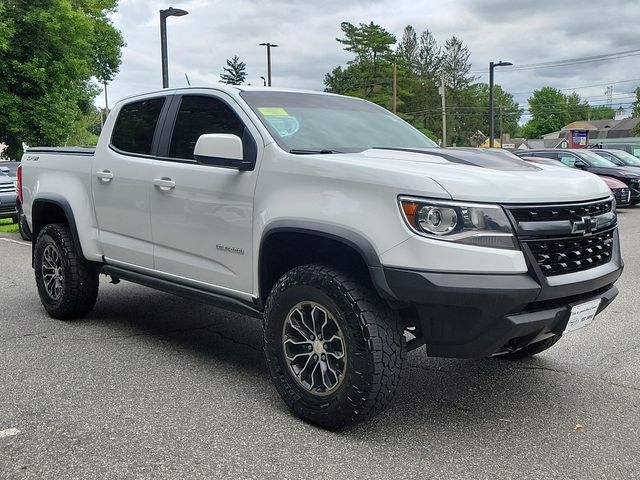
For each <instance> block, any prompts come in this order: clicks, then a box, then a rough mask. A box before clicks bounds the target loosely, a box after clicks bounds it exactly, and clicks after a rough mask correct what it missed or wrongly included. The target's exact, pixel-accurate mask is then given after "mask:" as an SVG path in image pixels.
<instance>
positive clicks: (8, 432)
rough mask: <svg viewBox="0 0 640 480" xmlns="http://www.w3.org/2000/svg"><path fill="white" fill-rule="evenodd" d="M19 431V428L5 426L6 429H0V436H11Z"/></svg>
mask: <svg viewBox="0 0 640 480" xmlns="http://www.w3.org/2000/svg"><path fill="white" fill-rule="evenodd" d="M19 433H20V430H18V429H17V428H7V429H6V430H0V438H5V437H13V436H14V435H17V434H19Z"/></svg>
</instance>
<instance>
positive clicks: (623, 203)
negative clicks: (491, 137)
mask: <svg viewBox="0 0 640 480" xmlns="http://www.w3.org/2000/svg"><path fill="white" fill-rule="evenodd" d="M520 158H522V159H523V160H526V161H527V162H532V163H540V164H543V165H552V166H558V167H562V168H569V167H568V166H567V165H565V164H564V163H562V162H559V161H557V160H552V159H550V158H543V157H537V158H536V157H520ZM599 177H600V178H601V179H602V180H604V183H606V184H607V187H609V189H610V190H611V193H613V198H615V199H616V205H617V206H618V207H628V206H629V198H630V196H631V192H630V190H629V187H628V186H627V185H626V184H624V183H622V182H621V181H620V180H616V179H615V178H611V177H607V176H604V175H599Z"/></svg>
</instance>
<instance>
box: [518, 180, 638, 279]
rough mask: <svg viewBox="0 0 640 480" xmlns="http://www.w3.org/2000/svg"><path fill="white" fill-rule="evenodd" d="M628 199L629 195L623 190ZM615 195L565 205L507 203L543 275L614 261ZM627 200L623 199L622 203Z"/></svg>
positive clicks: (522, 240)
mask: <svg viewBox="0 0 640 480" xmlns="http://www.w3.org/2000/svg"><path fill="white" fill-rule="evenodd" d="M620 195H622V196H623V197H624V198H625V199H626V198H628V196H629V190H628V189H626V195H625V194H624V193H621V194H620ZM613 202H614V200H613V199H612V198H607V199H605V200H596V201H594V202H584V203H576V204H564V205H513V206H507V207H506V208H507V210H508V212H509V213H510V214H511V217H512V219H513V221H515V223H516V226H517V232H518V238H519V240H520V243H521V244H522V247H523V251H524V253H525V255H526V256H527V257H528V260H529V263H530V264H531V265H532V266H534V267H537V270H539V271H540V272H541V273H542V274H543V275H544V276H547V277H551V276H554V275H564V274H567V273H574V272H581V271H584V270H588V269H590V268H594V267H597V266H600V265H604V264H605V263H608V262H609V261H611V260H612V257H613V253H614V243H615V239H616V224H617V220H616V215H615V212H613ZM621 203H624V202H621Z"/></svg>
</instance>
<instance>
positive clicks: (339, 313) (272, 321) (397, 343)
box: [264, 265, 405, 428]
mask: <svg viewBox="0 0 640 480" xmlns="http://www.w3.org/2000/svg"><path fill="white" fill-rule="evenodd" d="M264 350H265V354H266V358H267V364H268V366H269V371H270V373H271V376H272V378H273V381H274V383H275V386H276V388H277V390H278V393H280V395H281V396H282V398H283V399H284V401H285V403H286V404H287V405H288V406H289V408H290V409H291V410H293V412H294V413H295V414H296V415H298V416H299V417H301V418H302V419H304V420H306V421H308V422H311V423H314V424H316V425H319V426H321V427H324V428H338V427H344V426H348V425H352V424H355V423H358V422H360V421H363V420H366V419H369V418H371V417H373V416H375V415H376V414H378V413H379V412H381V411H382V410H383V409H384V408H385V407H386V406H387V405H388V404H389V403H390V402H391V400H392V398H393V396H394V393H395V391H396V388H397V386H398V384H399V381H400V374H401V371H402V366H403V361H404V356H405V342H404V336H403V332H402V328H401V326H400V323H399V319H398V316H397V314H396V313H395V312H393V311H392V310H391V309H390V308H389V306H388V305H386V303H384V302H383V301H382V300H381V299H380V297H379V296H378V295H377V294H376V292H375V291H374V290H373V288H372V287H371V286H369V285H367V283H366V282H364V281H358V280H355V279H353V278H351V277H350V276H348V275H345V274H343V273H341V272H339V271H337V270H335V269H333V268H330V267H326V266H322V265H304V266H301V267H297V268H294V269H293V270H291V271H289V272H287V273H286V274H285V275H284V276H283V277H282V278H280V280H278V282H277V283H276V285H275V287H274V289H273V291H272V292H271V294H270V295H269V298H268V300H267V306H266V311H265V322H264Z"/></svg>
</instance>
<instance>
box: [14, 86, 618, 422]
mask: <svg viewBox="0 0 640 480" xmlns="http://www.w3.org/2000/svg"><path fill="white" fill-rule="evenodd" d="M21 168H22V172H21V175H20V181H19V190H20V192H19V193H20V196H21V198H22V200H23V204H24V205H23V208H24V213H25V215H26V218H27V221H28V224H29V227H30V229H31V231H32V232H33V236H34V237H33V238H34V242H33V266H34V268H35V278H36V283H37V286H38V291H39V294H40V298H41V300H42V303H43V305H44V308H45V309H46V310H47V312H49V314H50V315H51V316H52V317H54V318H59V319H72V318H78V317H82V316H84V315H87V314H88V313H89V312H90V311H91V309H92V308H93V306H94V303H95V302H96V298H97V295H98V283H99V282H98V277H99V274H106V275H108V276H110V277H112V279H113V280H115V281H117V280H119V279H122V280H128V281H131V282H135V283H139V284H142V285H147V286H149V287H152V288H156V289H159V290H163V291H166V292H171V293H174V294H177V295H181V296H184V297H188V298H191V299H196V300H199V301H204V302H208V303H211V304H213V305H217V306H220V307H223V308H227V309H231V310H234V311H237V312H242V313H245V314H248V315H252V316H255V317H257V318H262V319H264V351H265V354H266V361H267V364H268V366H269V370H270V372H271V375H272V376H273V380H274V383H275V386H276V388H277V389H278V392H279V393H280V394H281V395H282V397H283V399H284V401H285V402H286V403H287V405H288V406H289V407H290V408H291V409H292V410H293V411H294V412H295V413H296V414H297V415H299V416H300V417H302V418H304V419H305V420H307V421H309V422H312V423H315V424H317V425H321V426H323V427H327V428H335V427H341V426H345V425H349V424H353V423H356V422H358V421H362V420H364V419H367V418H370V417H372V416H374V415H375V414H377V413H378V412H380V411H381V410H382V409H383V408H385V406H386V405H388V404H389V402H390V401H391V399H392V397H393V395H394V392H395V390H396V388H397V386H398V383H399V378H400V373H401V371H402V368H403V362H404V358H405V355H406V352H407V351H408V350H412V349H415V348H419V347H425V348H426V351H427V353H428V354H429V355H431V356H442V357H460V358H463V357H466V358H469V357H486V356H501V357H504V358H511V359H517V358H523V357H526V356H530V355H534V354H536V353H539V352H541V351H543V350H545V349H547V348H549V347H550V346H552V345H553V344H555V343H556V342H557V341H558V339H560V338H561V336H562V335H563V333H565V332H568V331H571V330H573V329H576V328H579V327H581V326H584V325H587V324H589V323H590V322H591V321H592V320H593V319H594V317H595V315H596V314H597V313H599V312H600V311H602V310H603V309H604V308H605V307H607V306H608V305H609V304H610V303H611V301H612V300H613V299H614V297H615V296H616V294H617V289H616V287H615V286H614V285H613V284H614V282H615V281H616V280H617V279H618V277H619V276H620V274H621V272H622V267H623V263H622V259H621V257H620V248H619V242H618V232H617V219H616V211H615V201H614V199H613V198H612V196H611V192H610V191H609V189H608V188H607V186H606V185H605V184H604V182H602V181H601V180H600V179H599V178H598V177H596V176H594V175H591V174H588V173H584V172H580V171H576V170H572V169H568V168H556V167H553V166H547V165H536V164H532V163H527V162H525V161H522V160H520V159H518V158H516V157H515V156H510V155H509V154H507V153H504V152H491V151H481V150H474V149H442V148H437V146H436V145H435V144H434V143H433V142H432V141H431V140H429V139H428V138H426V137H425V136H424V135H422V134H421V133H420V132H418V131H417V130H415V129H414V128H412V127H411V126H410V125H408V124H407V123H405V122H404V121H403V120H401V119H399V118H398V117H396V116H395V115H392V114H391V113H389V112H388V111H386V110H384V109H383V108H380V107H378V106H376V105H373V104H371V103H369V102H366V101H364V100H360V99H355V98H348V97H342V96H337V95H330V94H324V93H318V92H305V91H294V90H278V89H273V88H252V87H248V88H244V87H243V88H223V87H217V88H184V89H171V90H169V89H167V90H162V91H158V92H153V93H149V94H146V95H140V96H136V97H131V98H127V99H125V100H122V101H121V102H119V103H118V104H117V106H116V107H115V108H114V110H113V111H112V112H111V114H110V115H109V118H108V120H107V122H106V124H105V126H104V129H103V132H102V135H101V136H100V140H99V142H98V145H97V147H96V148H95V150H94V149H81V148H76V149H63V148H61V149H54V148H31V149H29V150H28V151H27V152H26V153H25V155H24V157H23V161H22V167H21Z"/></svg>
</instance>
